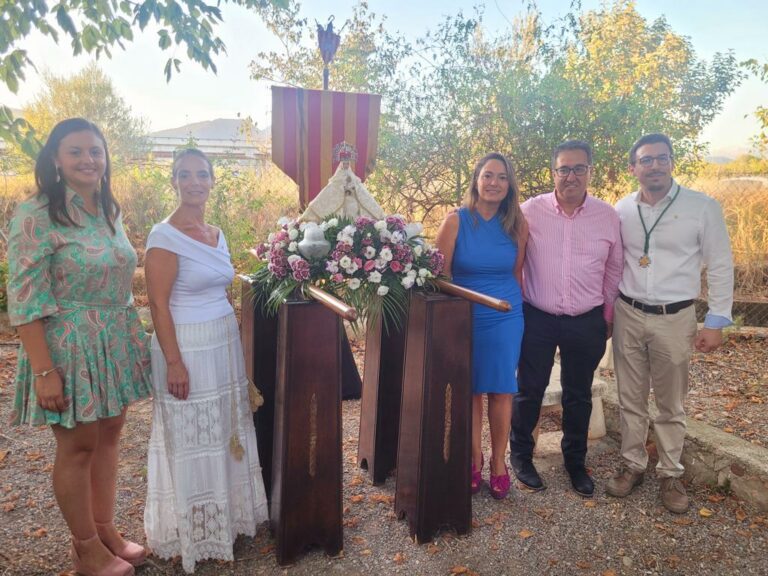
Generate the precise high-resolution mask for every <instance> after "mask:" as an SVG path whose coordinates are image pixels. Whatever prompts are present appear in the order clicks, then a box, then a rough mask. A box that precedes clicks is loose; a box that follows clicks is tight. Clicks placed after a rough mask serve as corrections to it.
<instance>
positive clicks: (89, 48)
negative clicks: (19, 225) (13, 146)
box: [0, 0, 288, 155]
mask: <svg viewBox="0 0 768 576" xmlns="http://www.w3.org/2000/svg"><path fill="white" fill-rule="evenodd" d="M0 3H1V4H2V7H3V15H2V18H0V81H2V82H3V83H5V85H6V86H8V88H9V89H10V90H11V91H12V92H17V91H18V89H19V82H20V81H23V80H24V78H25V76H24V69H25V68H26V66H32V67H34V63H33V62H32V61H31V60H30V58H29V56H28V55H27V51H26V50H24V49H23V48H22V47H20V45H22V44H23V42H24V40H25V39H26V38H27V36H29V34H30V33H31V32H32V31H33V30H37V31H39V32H41V33H42V34H45V35H46V36H50V37H51V38H53V39H54V41H56V42H57V43H58V41H59V37H60V35H62V34H64V35H65V36H68V37H69V38H70V39H71V45H72V53H73V54H75V55H77V54H81V53H82V52H83V51H85V52H87V53H88V54H95V55H96V57H97V58H98V57H99V56H100V55H102V54H104V55H106V56H107V57H110V56H111V52H110V50H111V49H112V48H113V47H114V46H115V45H118V46H119V47H120V48H123V49H125V44H126V43H128V42H131V41H132V40H133V33H134V30H135V29H136V28H138V29H139V30H140V31H143V30H144V29H145V28H146V27H147V25H149V23H150V22H154V23H155V24H156V25H157V26H158V30H157V35H158V39H157V44H158V46H159V47H160V48H161V49H162V50H167V49H169V48H170V47H171V46H174V45H176V46H185V47H186V49H187V57H188V58H189V59H190V60H192V61H194V62H198V63H199V64H200V65H202V66H203V68H204V69H206V70H208V69H210V70H212V71H213V72H214V73H215V72H216V64H215V63H214V61H213V57H214V56H216V55H218V54H220V53H222V52H226V46H225V45H224V42H223V41H222V40H221V38H219V37H218V36H217V35H216V34H215V30H216V26H218V24H219V23H220V22H221V21H222V15H221V9H220V8H219V5H220V4H222V3H229V4H235V5H238V6H245V7H246V8H264V7H265V6H274V7H278V8H279V7H285V6H287V4H288V0H219V1H217V2H206V1H205V0H143V1H141V0H137V1H130V0H100V1H98V2H93V1H85V0H58V1H57V2H56V3H53V2H51V1H49V0H15V1H11V0H0ZM180 67H181V60H179V59H178V58H168V60H167V61H166V64H165V76H166V78H167V79H168V80H170V78H171V76H172V74H173V72H174V70H175V71H177V72H178V71H179V69H180ZM0 138H2V139H4V140H8V141H11V142H17V143H18V144H19V145H21V146H22V147H23V148H24V149H25V151H26V152H27V153H29V154H32V155H34V154H35V153H36V151H37V148H38V147H39V141H38V140H37V137H36V134H35V131H34V127H33V126H31V125H30V124H29V123H28V122H25V121H23V120H20V119H14V118H13V114H12V113H11V110H10V109H9V108H7V107H5V106H3V107H0Z"/></svg>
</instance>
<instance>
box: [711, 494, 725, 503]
mask: <svg viewBox="0 0 768 576" xmlns="http://www.w3.org/2000/svg"><path fill="white" fill-rule="evenodd" d="M707 500H709V501H710V502H722V501H723V500H725V496H723V495H722V494H710V495H709V496H707Z"/></svg>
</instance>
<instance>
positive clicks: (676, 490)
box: [660, 477, 688, 514]
mask: <svg viewBox="0 0 768 576" xmlns="http://www.w3.org/2000/svg"><path fill="white" fill-rule="evenodd" d="M660 484H661V492H660V493H661V502H662V503H663V504H664V508H666V509H667V510H669V511H670V512H674V513H675V514H685V513H686V512H687V511H688V495H687V494H686V493H685V486H683V483H682V482H681V481H680V478H671V477H669V478H662V479H661V480H660Z"/></svg>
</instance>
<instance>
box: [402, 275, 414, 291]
mask: <svg viewBox="0 0 768 576" xmlns="http://www.w3.org/2000/svg"><path fill="white" fill-rule="evenodd" d="M400 284H402V285H403V288H405V289H406V290H410V289H411V287H412V286H413V278H412V277H411V276H406V277H405V278H403V279H402V280H400Z"/></svg>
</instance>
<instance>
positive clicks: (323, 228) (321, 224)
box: [320, 222, 328, 232]
mask: <svg viewBox="0 0 768 576" xmlns="http://www.w3.org/2000/svg"><path fill="white" fill-rule="evenodd" d="M320 230H322V231H323V232H325V231H326V230H328V223H327V222H321V223H320Z"/></svg>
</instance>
